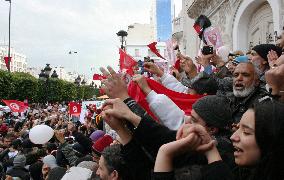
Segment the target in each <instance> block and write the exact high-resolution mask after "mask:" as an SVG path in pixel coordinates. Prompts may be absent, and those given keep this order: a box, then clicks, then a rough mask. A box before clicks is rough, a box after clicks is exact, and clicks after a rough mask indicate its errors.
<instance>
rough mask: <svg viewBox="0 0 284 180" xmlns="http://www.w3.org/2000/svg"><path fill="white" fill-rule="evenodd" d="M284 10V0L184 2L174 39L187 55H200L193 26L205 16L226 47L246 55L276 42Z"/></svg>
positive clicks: (174, 23)
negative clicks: (218, 31)
mask: <svg viewBox="0 0 284 180" xmlns="http://www.w3.org/2000/svg"><path fill="white" fill-rule="evenodd" d="M283 9H284V0H183V7H182V12H181V13H180V16H179V17H178V18H176V19H175V20H174V21H173V25H174V32H173V37H174V38H175V39H177V40H178V42H179V45H180V46H181V47H182V48H181V50H182V52H183V53H185V54H187V55H190V56H191V57H194V56H196V55H197V52H198V49H199V47H200V40H199V38H198V37H197V34H196V32H195V31H194V29H193V27H192V26H193V23H194V21H195V19H197V17H198V16H199V15H201V14H204V15H206V16H207V17H208V18H209V19H210V20H211V22H212V26H213V27H218V28H219V29H220V30H221V35H222V40H223V43H224V45H226V46H228V47H229V48H230V49H231V50H242V51H244V52H245V51H247V50H249V49H251V48H252V47H253V46H255V45H258V44H262V43H271V44H273V43H275V40H276V37H277V35H280V34H281V32H282V29H283V24H284V19H283V16H284V11H283ZM179 22H180V23H179Z"/></svg>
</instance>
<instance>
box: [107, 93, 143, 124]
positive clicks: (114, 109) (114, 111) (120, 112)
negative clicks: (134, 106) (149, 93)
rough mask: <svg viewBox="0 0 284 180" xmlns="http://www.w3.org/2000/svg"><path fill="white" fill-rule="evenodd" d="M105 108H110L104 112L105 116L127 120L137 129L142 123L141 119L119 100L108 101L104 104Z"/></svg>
mask: <svg viewBox="0 0 284 180" xmlns="http://www.w3.org/2000/svg"><path fill="white" fill-rule="evenodd" d="M105 106H108V108H106V109H105V110H104V113H105V116H112V117H114V118H116V119H124V120H127V121H129V122H131V123H132V124H133V125H134V126H135V127H137V126H138V124H139V123H140V121H141V117H139V116H137V115H136V114H134V113H133V112H132V111H131V110H130V109H129V108H128V107H127V105H126V104H125V103H124V102H123V101H122V100H121V99H119V98H116V99H107V100H106V101H105V103H104V107H105Z"/></svg>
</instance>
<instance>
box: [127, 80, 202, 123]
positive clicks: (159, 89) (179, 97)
mask: <svg viewBox="0 0 284 180" xmlns="http://www.w3.org/2000/svg"><path fill="white" fill-rule="evenodd" d="M147 82H148V84H149V86H150V88H151V89H152V90H154V91H155V92H156V93H158V94H165V95H166V96H168V97H169V98H170V99H171V100H172V101H173V102H174V103H175V104H176V105H177V106H178V107H179V108H180V109H181V110H183V111H184V112H185V114H187V115H190V112H191V109H192V104H193V103H195V102H196V101H197V100H198V99H199V98H201V97H203V96H204V95H190V94H184V93H179V92H175V91H172V90H170V89H167V88H166V87H165V86H163V85H162V84H160V83H158V82H157V81H154V80H152V79H147ZM128 94H129V96H130V97H131V98H133V99H134V100H135V101H136V102H137V103H138V104H139V105H141V106H142V107H143V108H144V109H145V110H146V111H147V112H148V113H149V114H150V115H151V116H152V117H153V118H154V119H156V120H157V118H156V117H155V116H154V114H153V113H152V112H151V110H150V107H149V105H148V103H147V100H146V95H145V94H144V93H143V91H142V90H141V89H140V87H139V86H138V85H137V84H136V83H134V82H133V81H131V83H130V85H129V86H128Z"/></svg>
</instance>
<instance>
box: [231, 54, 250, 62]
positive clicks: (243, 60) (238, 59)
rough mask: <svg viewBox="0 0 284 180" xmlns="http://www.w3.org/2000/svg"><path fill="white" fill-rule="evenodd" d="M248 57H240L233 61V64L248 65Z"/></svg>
mask: <svg viewBox="0 0 284 180" xmlns="http://www.w3.org/2000/svg"><path fill="white" fill-rule="evenodd" d="M248 60H249V59H248V56H238V57H236V58H235V59H234V60H233V63H235V64H239V63H247V62H248Z"/></svg>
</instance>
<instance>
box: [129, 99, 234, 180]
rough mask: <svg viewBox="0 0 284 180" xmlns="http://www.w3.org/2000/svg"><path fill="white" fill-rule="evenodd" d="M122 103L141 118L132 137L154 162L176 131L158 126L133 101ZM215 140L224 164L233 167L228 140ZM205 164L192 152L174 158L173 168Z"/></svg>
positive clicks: (172, 138) (200, 156) (201, 158)
mask: <svg viewBox="0 0 284 180" xmlns="http://www.w3.org/2000/svg"><path fill="white" fill-rule="evenodd" d="M124 102H125V103H126V105H127V106H128V107H129V108H130V109H131V110H132V111H133V112H134V113H136V114H137V115H138V116H140V117H141V118H142V119H141V122H140V123H139V125H138V127H136V128H135V130H133V137H134V138H135V139H136V140H137V142H139V143H140V145H141V146H142V147H143V148H145V150H146V152H147V153H149V155H150V158H152V159H153V161H155V158H156V156H157V153H158V151H159V148H160V147H161V146H162V145H163V144H166V143H169V142H172V141H175V140H176V131H173V130H170V129H168V128H167V127H165V126H163V125H160V124H158V123H157V122H156V121H154V120H153V119H152V118H151V117H150V116H149V115H148V114H147V113H146V112H145V110H144V109H142V108H141V107H140V106H139V105H138V104H137V103H136V102H135V101H134V100H132V99H130V98H128V99H126V100H125V101H124ZM215 138H216V140H217V142H218V146H217V148H218V149H219V151H220V152H221V156H222V158H224V159H226V163H228V165H229V166H230V167H233V166H234V157H233V147H232V144H231V142H230V140H229V139H227V140H224V139H226V137H219V136H216V137H215ZM206 164H207V160H206V158H205V156H203V155H200V154H196V153H194V152H192V153H187V154H185V155H182V156H180V157H177V158H175V160H174V167H175V168H181V167H183V166H186V165H189V166H193V165H206ZM159 176H163V175H162V173H159ZM154 177H155V174H154ZM193 179H198V178H193Z"/></svg>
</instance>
